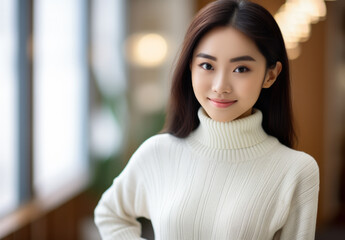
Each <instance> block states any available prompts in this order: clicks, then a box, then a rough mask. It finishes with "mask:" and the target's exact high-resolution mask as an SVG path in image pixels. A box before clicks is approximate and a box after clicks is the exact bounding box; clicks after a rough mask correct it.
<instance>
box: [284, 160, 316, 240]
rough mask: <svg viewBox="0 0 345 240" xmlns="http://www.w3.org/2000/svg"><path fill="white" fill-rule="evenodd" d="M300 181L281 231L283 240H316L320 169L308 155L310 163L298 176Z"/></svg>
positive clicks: (295, 187)
mask: <svg viewBox="0 0 345 240" xmlns="http://www.w3.org/2000/svg"><path fill="white" fill-rule="evenodd" d="M298 175H299V176H298V178H297V179H298V180H297V183H296V185H295V186H294V191H293V193H292V194H293V195H292V199H291V203H290V208H289V209H288V212H286V214H287V220H286V222H285V224H284V226H283V228H282V229H281V236H280V239H281V240H297V239H298V240H314V236H315V226H316V215H317V206H318V194H319V168H318V165H317V163H316V161H315V160H314V159H313V158H312V157H310V156H309V155H308V163H307V164H306V165H305V166H304V167H303V169H302V170H301V171H300V172H299V174H298Z"/></svg>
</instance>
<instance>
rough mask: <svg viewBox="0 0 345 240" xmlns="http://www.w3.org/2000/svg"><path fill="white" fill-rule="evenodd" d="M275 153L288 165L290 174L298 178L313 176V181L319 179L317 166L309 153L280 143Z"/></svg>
mask: <svg viewBox="0 0 345 240" xmlns="http://www.w3.org/2000/svg"><path fill="white" fill-rule="evenodd" d="M275 154H277V155H278V156H277V157H278V158H279V159H280V160H281V161H282V162H283V163H284V165H286V166H287V167H288V172H289V174H290V175H293V176H294V177H297V179H299V180H302V179H308V178H313V179H314V182H315V181H317V182H318V181H319V180H318V179H319V166H318V164H317V161H316V160H315V159H314V158H313V157H312V156H311V155H309V154H307V153H305V152H303V151H299V150H295V149H291V148H288V147H286V146H284V145H282V144H280V146H279V147H278V148H277V151H275Z"/></svg>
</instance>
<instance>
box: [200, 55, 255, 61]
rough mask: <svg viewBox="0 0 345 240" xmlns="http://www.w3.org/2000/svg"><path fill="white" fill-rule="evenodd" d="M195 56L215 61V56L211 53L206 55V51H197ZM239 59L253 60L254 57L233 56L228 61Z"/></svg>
mask: <svg viewBox="0 0 345 240" xmlns="http://www.w3.org/2000/svg"><path fill="white" fill-rule="evenodd" d="M196 57H202V58H208V59H211V60H213V61H217V58H216V57H214V56H211V55H208V54H206V53H199V54H197V55H196ZM240 61H255V59H254V58H253V57H251V56H249V55H244V56H239V57H234V58H231V59H230V62H240Z"/></svg>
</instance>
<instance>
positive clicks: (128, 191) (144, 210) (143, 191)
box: [95, 141, 153, 240]
mask: <svg viewBox="0 0 345 240" xmlns="http://www.w3.org/2000/svg"><path fill="white" fill-rule="evenodd" d="M150 152H151V153H150ZM152 152H153V151H152V144H150V143H148V142H147V141H146V142H145V143H144V144H143V145H142V146H140V147H139V149H138V150H137V151H136V152H135V153H134V154H133V156H132V157H131V159H130V160H129V162H128V164H127V166H126V167H125V169H124V170H123V171H122V173H121V174H120V175H119V176H118V177H117V178H115V180H114V182H113V184H112V186H111V187H110V188H109V189H108V190H107V191H106V192H105V193H104V194H103V195H102V197H101V199H100V201H99V203H98V205H97V207H96V209H95V223H96V225H97V227H98V229H99V232H100V234H101V236H102V239H105V240H110V239H126V240H128V239H142V238H140V235H141V225H140V223H139V222H138V221H137V220H136V219H137V217H141V216H142V217H146V218H149V210H148V202H147V196H148V194H147V188H148V186H146V183H145V177H144V174H145V172H144V171H145V167H144V166H146V165H147V164H146V162H147V161H148V160H149V158H150V157H151V158H152V155H153V154H152Z"/></svg>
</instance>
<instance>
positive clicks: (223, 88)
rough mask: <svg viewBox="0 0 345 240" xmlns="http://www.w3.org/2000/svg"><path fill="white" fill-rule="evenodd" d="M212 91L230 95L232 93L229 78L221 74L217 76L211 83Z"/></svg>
mask: <svg viewBox="0 0 345 240" xmlns="http://www.w3.org/2000/svg"><path fill="white" fill-rule="evenodd" d="M212 90H213V91H214V92H216V93H218V94H224V93H230V92H231V91H232V87H231V81H230V77H228V76H227V75H226V74H225V73H223V72H220V73H219V74H217V76H215V78H214V80H213V83H212Z"/></svg>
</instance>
